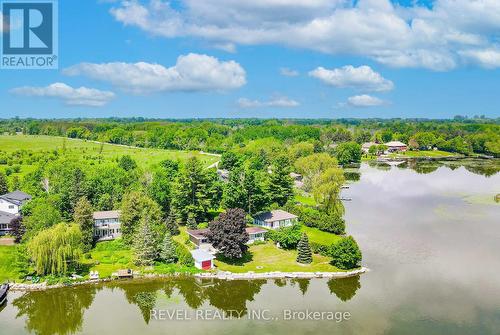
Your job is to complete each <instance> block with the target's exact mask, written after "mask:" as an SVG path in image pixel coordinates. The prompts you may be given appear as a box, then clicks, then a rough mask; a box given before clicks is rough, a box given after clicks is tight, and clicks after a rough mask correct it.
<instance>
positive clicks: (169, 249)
mask: <svg viewBox="0 0 500 335" xmlns="http://www.w3.org/2000/svg"><path fill="white" fill-rule="evenodd" d="M160 258H161V260H162V261H164V262H165V263H175V261H176V260H177V254H176V245H175V242H174V240H173V239H172V235H170V233H169V232H166V233H165V237H164V238H163V243H162V245H161V251H160Z"/></svg>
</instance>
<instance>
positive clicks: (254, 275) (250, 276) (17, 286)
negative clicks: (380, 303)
mask: <svg viewBox="0 0 500 335" xmlns="http://www.w3.org/2000/svg"><path fill="white" fill-rule="evenodd" d="M368 271H369V270H368V269H367V268H365V267H362V268H360V269H357V270H353V271H346V272H279V271H275V272H263V273H258V272H244V273H233V272H227V271H219V272H204V273H196V274H194V275H192V276H193V277H195V278H199V279H219V280H262V279H289V278H290V279H291V278H300V279H314V278H338V279H340V278H348V277H354V276H358V275H360V274H363V273H365V272H368ZM181 275H183V276H184V275H186V274H181V273H177V274H170V275H163V274H147V275H137V276H135V277H134V278H133V279H115V278H103V279H93V280H84V281H79V282H74V283H71V284H62V283H61V284H55V285H48V284H47V283H46V282H43V283H37V284H28V283H10V290H11V291H21V292H29V291H44V290H49V289H56V288H62V287H74V286H80V285H92V284H99V283H104V282H111V281H115V280H134V279H153V278H165V277H175V276H181Z"/></svg>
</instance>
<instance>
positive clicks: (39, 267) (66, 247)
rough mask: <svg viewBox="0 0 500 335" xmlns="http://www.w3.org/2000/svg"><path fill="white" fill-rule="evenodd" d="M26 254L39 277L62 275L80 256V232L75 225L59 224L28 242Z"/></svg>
mask: <svg viewBox="0 0 500 335" xmlns="http://www.w3.org/2000/svg"><path fill="white" fill-rule="evenodd" d="M28 253H29V255H30V257H31V259H32V260H33V262H34V263H35V270H36V272H37V274H39V275H47V274H52V275H63V274H66V273H67V272H68V267H69V266H70V265H71V264H72V263H74V262H76V261H77V260H78V258H79V257H80V256H81V254H82V232H81V230H80V227H79V226H78V225H76V224H66V223H59V224H57V225H55V226H53V227H51V228H48V229H45V230H42V231H41V232H39V233H38V234H37V235H36V236H35V237H33V238H32V239H31V240H30V241H29V242H28Z"/></svg>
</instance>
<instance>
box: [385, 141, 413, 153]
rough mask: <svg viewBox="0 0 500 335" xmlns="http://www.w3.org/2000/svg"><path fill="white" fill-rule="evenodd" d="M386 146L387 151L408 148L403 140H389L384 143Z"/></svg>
mask: <svg viewBox="0 0 500 335" xmlns="http://www.w3.org/2000/svg"><path fill="white" fill-rule="evenodd" d="M385 145H386V146H387V151H388V152H397V151H406V150H408V146H407V145H406V144H404V143H403V142H399V141H391V142H387V143H385Z"/></svg>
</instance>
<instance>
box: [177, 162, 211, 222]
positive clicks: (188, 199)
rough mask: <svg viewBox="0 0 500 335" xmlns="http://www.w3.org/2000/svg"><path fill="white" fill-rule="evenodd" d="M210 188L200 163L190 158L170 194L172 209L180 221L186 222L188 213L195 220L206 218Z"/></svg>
mask: <svg viewBox="0 0 500 335" xmlns="http://www.w3.org/2000/svg"><path fill="white" fill-rule="evenodd" d="M211 187H212V185H210V183H209V180H208V178H207V172H206V171H205V169H204V168H203V166H202V164H201V162H200V161H199V160H198V159H197V158H196V157H192V158H190V159H189V160H188V161H187V162H186V164H185V165H184V167H183V169H182V171H181V173H180V175H179V176H178V178H177V181H176V182H175V184H174V187H173V192H172V193H173V194H172V207H173V208H174V209H175V210H176V212H177V213H178V214H179V216H180V218H181V219H182V220H187V217H188V214H189V213H190V212H191V213H193V214H195V218H196V219H197V220H203V219H205V218H206V214H207V212H208V209H209V208H210V205H211V201H210V193H209V192H210V189H211Z"/></svg>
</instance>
